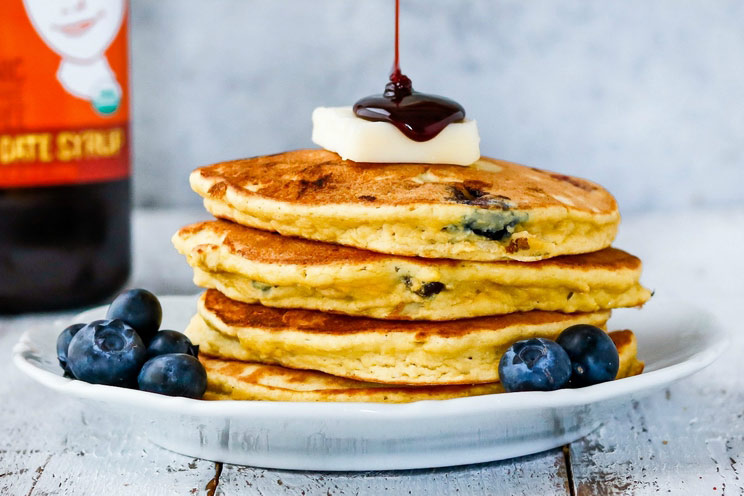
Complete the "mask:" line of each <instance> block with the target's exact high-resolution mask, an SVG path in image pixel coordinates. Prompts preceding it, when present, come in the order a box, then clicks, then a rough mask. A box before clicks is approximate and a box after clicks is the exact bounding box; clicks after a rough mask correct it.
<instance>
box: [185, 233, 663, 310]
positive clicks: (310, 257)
mask: <svg viewBox="0 0 744 496" xmlns="http://www.w3.org/2000/svg"><path fill="white" fill-rule="evenodd" d="M173 243H174V244H175V246H176V248H177V249H178V250H179V251H180V252H181V253H182V254H184V255H185V256H186V258H187V261H188V262H189V264H190V265H191V266H192V267H193V268H194V271H195V278H194V282H195V283H196V284H197V285H199V286H202V287H206V288H215V289H218V290H220V291H221V292H222V293H224V294H226V295H227V296H229V297H230V298H233V299H236V300H240V301H243V302H246V303H255V302H260V303H261V304H263V305H267V306H274V307H281V308H306V309H313V310H321V311H326V312H336V313H344V314H347V315H357V316H366V317H374V318H378V319H399V320H408V319H411V320H452V319H459V318H467V317H477V316H483V315H496V314H506V313H513V312H526V311H530V310H548V311H560V312H593V311H597V310H603V309H610V308H618V307H626V306H637V305H641V304H643V303H645V302H646V301H647V300H648V298H649V296H650V293H649V291H648V290H647V289H645V288H644V287H643V286H641V285H640V283H639V278H640V274H641V261H640V260H639V259H638V258H636V257H634V256H632V255H630V254H628V253H625V252H624V251H621V250H617V249H614V248H605V249H604V250H601V251H598V252H594V253H587V254H583V255H568V256H560V257H555V258H551V259H548V260H543V261H538V262H515V261H501V262H473V261H461V260H448V259H426V258H414V257H404V256H399V255H385V254H380V253H375V252H371V251H368V250H360V249H357V248H351V247H347V246H341V245H333V244H329V243H321V242H318V241H311V240H306V239H301V238H292V237H285V236H281V235H279V234H276V233H272V232H267V231H260V230H256V229H251V228H248V227H244V226H240V225H238V224H235V223H233V222H228V221H212V222H201V223H198V224H193V225H190V226H187V227H184V228H183V229H181V230H180V231H179V232H178V233H177V234H176V235H175V236H174V237H173Z"/></svg>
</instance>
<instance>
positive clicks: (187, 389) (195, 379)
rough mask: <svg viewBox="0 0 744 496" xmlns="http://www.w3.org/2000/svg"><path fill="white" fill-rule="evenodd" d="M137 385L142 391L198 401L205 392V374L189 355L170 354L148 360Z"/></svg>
mask: <svg viewBox="0 0 744 496" xmlns="http://www.w3.org/2000/svg"><path fill="white" fill-rule="evenodd" d="M137 383H138V384H139V388H140V389H141V390H143V391H150V392H151V393H158V394H165V395H167V396H185V397H187V398H195V399H199V398H201V397H202V396H204V391H206V390H207V372H206V371H205V370H204V366H203V365H202V364H201V362H199V360H197V359H196V358H194V357H192V356H191V355H187V354H185V353H172V354H169V355H160V356H157V357H155V358H153V359H151V360H148V361H147V363H145V365H144V367H142V371H141V372H140V374H139V377H138V378H137Z"/></svg>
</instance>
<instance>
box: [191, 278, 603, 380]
mask: <svg viewBox="0 0 744 496" xmlns="http://www.w3.org/2000/svg"><path fill="white" fill-rule="evenodd" d="M609 316H610V312H609V311H600V312H593V313H576V314H564V313H557V312H541V311H533V312H524V313H513V314H509V315H501V316H498V317H479V318H473V319H463V320H455V321H448V322H429V321H397V320H376V319H368V318H363V317H348V316H345V315H335V314H327V313H323V312H317V311H312V310H287V309H278V308H271V307H264V306H261V305H256V304H248V303H241V302H237V301H234V300H230V299H229V298H227V297H226V296H224V295H223V294H221V293H220V292H218V291H215V290H209V291H207V292H206V293H204V294H203V295H202V297H201V298H200V299H199V304H198V313H197V315H196V316H195V317H194V318H193V319H192V320H191V323H190V324H189V326H188V328H187V329H186V335H187V336H188V337H189V338H190V339H191V341H192V342H193V343H194V344H198V345H199V346H200V350H201V351H202V352H204V353H206V354H208V355H212V356H217V357H220V358H226V359H237V360H243V361H247V362H260V363H265V364H274V365H282V366H285V367H290V368H296V369H309V370H318V371H321V372H326V373H328V374H332V375H335V376H339V377H346V378H349V379H355V380H361V381H369V382H379V383H386V384H418V385H443V384H475V383H487V382H495V381H497V380H498V363H499V360H500V359H501V355H502V354H503V353H504V351H506V349H507V348H508V347H509V346H510V345H511V344H512V343H513V342H515V341H519V340H521V339H528V338H532V337H545V338H550V339H555V338H556V337H557V336H558V334H560V333H561V331H563V329H565V328H566V327H568V326H571V325H574V324H591V325H595V326H598V327H603V328H604V326H605V324H606V322H607V319H608V318H609Z"/></svg>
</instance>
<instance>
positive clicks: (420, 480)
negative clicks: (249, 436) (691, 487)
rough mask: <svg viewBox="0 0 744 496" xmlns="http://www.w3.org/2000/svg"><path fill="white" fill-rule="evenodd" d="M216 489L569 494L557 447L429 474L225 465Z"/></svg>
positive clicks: (326, 494) (294, 492)
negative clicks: (532, 453) (319, 470)
mask: <svg viewBox="0 0 744 496" xmlns="http://www.w3.org/2000/svg"><path fill="white" fill-rule="evenodd" d="M218 488H219V494H221V495H224V496H232V495H242V494H273V495H287V496H290V495H292V496H295V495H307V496H311V495H323V496H329V495H334V496H335V495H352V494H354V495H356V494H374V495H381V494H393V495H397V494H407V495H413V496H416V495H425V496H434V495H438V494H462V495H468V494H478V495H480V494H509V495H522V494H523V495H529V496H534V495H535V494H540V495H553V494H555V495H567V494H569V488H568V478H567V472H566V465H565V459H564V455H563V451H562V450H560V449H556V450H551V451H547V452H544V453H538V454H536V455H531V456H526V457H522V458H516V459H512V460H505V461H500V462H493V463H484V464H479V465H469V466H463V467H450V468H439V469H430V470H403V471H384V472H357V473H355V472H335V473H334V472H330V473H322V472H317V473H307V472H294V471H284V470H266V469H257V468H248V467H238V466H234V465H225V466H224V468H223V470H222V474H221V476H220V482H219V486H218Z"/></svg>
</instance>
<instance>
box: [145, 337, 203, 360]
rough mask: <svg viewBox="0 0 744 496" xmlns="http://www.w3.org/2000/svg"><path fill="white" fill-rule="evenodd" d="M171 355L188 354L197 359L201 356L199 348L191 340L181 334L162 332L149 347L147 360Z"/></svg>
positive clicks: (153, 339)
mask: <svg viewBox="0 0 744 496" xmlns="http://www.w3.org/2000/svg"><path fill="white" fill-rule="evenodd" d="M169 353H186V354H187V355H191V356H193V357H197V356H199V347H198V346H194V345H193V344H191V340H190V339H189V338H187V337H186V335H184V334H181V333H180V332H176V331H160V332H157V333H155V337H154V338H152V341H150V344H149V345H147V359H148V360H149V359H150V358H155V357H156V356H159V355H167V354H169Z"/></svg>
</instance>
